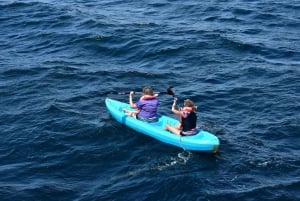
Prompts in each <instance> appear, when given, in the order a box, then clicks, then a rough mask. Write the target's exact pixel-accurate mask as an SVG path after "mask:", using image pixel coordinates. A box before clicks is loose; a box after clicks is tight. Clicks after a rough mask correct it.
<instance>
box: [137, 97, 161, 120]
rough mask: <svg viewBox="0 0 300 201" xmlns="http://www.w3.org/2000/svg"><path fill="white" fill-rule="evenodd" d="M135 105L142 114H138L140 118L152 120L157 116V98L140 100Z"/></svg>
mask: <svg viewBox="0 0 300 201" xmlns="http://www.w3.org/2000/svg"><path fill="white" fill-rule="evenodd" d="M135 105H136V107H137V108H138V109H139V110H140V113H139V114H138V116H139V117H142V118H151V117H156V116H157V107H158V100H157V98H152V99H146V100H139V101H138V102H136V103H135Z"/></svg>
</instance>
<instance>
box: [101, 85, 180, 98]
mask: <svg viewBox="0 0 300 201" xmlns="http://www.w3.org/2000/svg"><path fill="white" fill-rule="evenodd" d="M154 93H155V94H168V95H170V96H173V97H175V93H174V91H173V86H170V87H168V89H167V90H166V91H162V92H154ZM104 94H105V95H108V94H117V95H127V94H128V95H129V94H130V92H117V91H109V92H104ZM134 94H140V95H142V94H143V93H142V92H134Z"/></svg>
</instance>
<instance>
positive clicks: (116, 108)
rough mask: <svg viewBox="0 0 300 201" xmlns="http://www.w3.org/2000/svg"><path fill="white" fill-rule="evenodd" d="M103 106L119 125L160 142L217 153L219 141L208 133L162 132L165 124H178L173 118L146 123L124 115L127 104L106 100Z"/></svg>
mask: <svg viewBox="0 0 300 201" xmlns="http://www.w3.org/2000/svg"><path fill="white" fill-rule="evenodd" d="M105 105H106V107H107V110H108V111H109V113H110V115H111V116H112V117H113V118H114V119H115V120H117V121H118V122H119V123H121V124H123V125H126V126H128V127H130V128H131V129H133V130H135V131H137V132H139V133H142V134H145V135H148V136H150V137H152V138H155V139H157V140H159V141H161V142H164V143H167V144H170V145H173V146H176V147H180V148H183V149H185V150H189V151H196V152H211V153H216V152H217V151H218V148H219V145H220V141H219V139H218V138H217V137H216V136H215V135H213V134H211V133H209V132H208V131H204V130H199V132H198V134H196V135H192V136H178V135H175V134H172V133H170V132H169V131H166V130H164V128H165V126H166V124H167V123H168V124H171V125H178V124H179V122H178V120H176V119H174V118H171V117H168V116H165V115H160V117H159V120H158V121H157V122H153V123H147V122H144V121H140V120H137V119H135V118H133V117H130V116H128V115H126V114H125V113H124V111H123V109H124V108H126V109H127V110H132V109H131V108H130V106H129V104H127V103H124V102H120V101H117V100H113V99H110V98H106V99H105Z"/></svg>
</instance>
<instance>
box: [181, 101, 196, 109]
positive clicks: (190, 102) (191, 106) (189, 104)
mask: <svg viewBox="0 0 300 201" xmlns="http://www.w3.org/2000/svg"><path fill="white" fill-rule="evenodd" d="M184 107H190V108H192V109H193V111H195V110H196V109H197V106H196V105H195V104H194V102H193V101H191V100H190V99H185V100H184Z"/></svg>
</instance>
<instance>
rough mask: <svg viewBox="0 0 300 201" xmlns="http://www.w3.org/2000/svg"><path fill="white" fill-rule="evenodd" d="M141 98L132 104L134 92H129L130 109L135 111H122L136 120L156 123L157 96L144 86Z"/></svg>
mask: <svg viewBox="0 0 300 201" xmlns="http://www.w3.org/2000/svg"><path fill="white" fill-rule="evenodd" d="M142 93H143V94H142V96H141V97H140V99H139V101H137V102H136V103H134V102H133V100H132V98H133V95H134V92H133V91H131V92H130V94H129V105H130V107H131V108H135V109H136V110H135V111H130V110H127V109H124V112H125V113H126V114H127V115H129V116H131V117H134V118H136V119H139V120H142V121H146V122H155V121H158V114H157V108H158V105H159V103H158V99H157V96H158V94H154V93H153V90H152V88H151V87H149V86H146V87H144V88H143V92H142Z"/></svg>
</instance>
